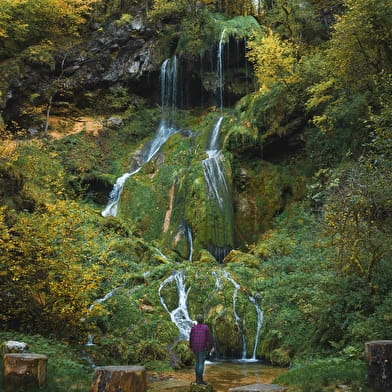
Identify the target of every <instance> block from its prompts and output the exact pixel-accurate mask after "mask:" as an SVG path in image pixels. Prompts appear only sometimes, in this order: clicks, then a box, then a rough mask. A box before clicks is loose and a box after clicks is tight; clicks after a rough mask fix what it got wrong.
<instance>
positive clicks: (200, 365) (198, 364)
mask: <svg viewBox="0 0 392 392" xmlns="http://www.w3.org/2000/svg"><path fill="white" fill-rule="evenodd" d="M207 354H208V351H200V352H199V353H194V355H195V373H196V380H197V381H201V380H202V379H203V373H204V362H205V360H206V358H207Z"/></svg>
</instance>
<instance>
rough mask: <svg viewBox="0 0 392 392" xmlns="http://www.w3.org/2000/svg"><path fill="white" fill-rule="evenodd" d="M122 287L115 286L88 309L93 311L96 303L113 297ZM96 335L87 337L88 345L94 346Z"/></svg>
mask: <svg viewBox="0 0 392 392" xmlns="http://www.w3.org/2000/svg"><path fill="white" fill-rule="evenodd" d="M119 289H120V287H115V288H114V289H113V290H111V291H109V292H108V293H107V294H105V296H104V297H102V298H99V299H97V300H95V301H94V302H93V303H92V304H91V305H90V306H89V308H88V311H89V312H91V311H92V310H93V309H94V308H95V306H96V305H98V304H101V303H102V302H105V301H107V300H108V299H109V298H110V297H112V296H113V295H114V294H116V292H117V291H118V290H119ZM82 321H86V319H85V318H83V319H82ZM93 340H94V335H92V334H89V335H88V337H87V343H86V346H94V342H93Z"/></svg>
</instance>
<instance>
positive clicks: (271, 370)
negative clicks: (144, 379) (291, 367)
mask: <svg viewBox="0 0 392 392" xmlns="http://www.w3.org/2000/svg"><path fill="white" fill-rule="evenodd" d="M287 370H288V369H287V368H281V367H275V366H269V365H266V364H264V363H263V362H258V361H241V360H239V361H230V362H229V361H216V362H215V361H214V362H207V363H206V367H205V371H204V380H205V381H206V382H208V383H211V384H212V385H213V386H214V391H215V392H227V391H228V390H229V388H235V387H240V386H244V385H249V384H256V383H261V384H270V383H272V382H273V379H274V378H275V377H276V376H278V375H279V374H282V373H285V372H287ZM159 377H160V378H161V379H165V380H166V381H165V383H166V384H165V385H170V383H171V385H172V386H173V389H175V390H176V391H177V390H178V391H179V390H181V384H183V385H184V387H185V386H186V385H187V386H189V384H190V383H191V382H194V379H195V376H194V369H193V368H189V369H183V370H175V371H174V370H173V371H172V372H165V373H161V374H159ZM153 384H155V383H153ZM153 384H151V385H153ZM158 384H159V383H158ZM158 384H155V385H154V388H153V389H151V390H154V391H159V390H162V391H163V390H166V387H164V386H163V385H164V384H161V386H160V387H159V386H158ZM175 385H177V388H178V389H176V387H175ZM160 388H161V389H160ZM169 389H170V388H169V387H167V390H169ZM149 390H150V388H149Z"/></svg>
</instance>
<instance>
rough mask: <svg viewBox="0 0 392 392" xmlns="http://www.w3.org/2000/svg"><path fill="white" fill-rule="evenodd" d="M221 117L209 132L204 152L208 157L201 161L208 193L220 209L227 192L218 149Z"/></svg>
mask: <svg viewBox="0 0 392 392" xmlns="http://www.w3.org/2000/svg"><path fill="white" fill-rule="evenodd" d="M222 120H223V117H219V119H218V121H217V122H216V124H215V126H214V129H213V132H212V134H211V138H210V142H209V146H208V149H207V150H206V153H207V155H208V158H206V159H204V160H203V161H202V165H203V171H204V178H205V180H206V183H207V189H208V195H209V197H210V198H212V199H215V200H216V201H217V203H218V205H219V207H220V208H221V209H223V207H224V200H225V198H226V196H227V195H226V194H227V192H228V186H227V182H226V178H225V174H224V171H223V167H222V161H223V159H224V157H223V154H222V151H221V150H218V138H219V130H220V127H221V124H222Z"/></svg>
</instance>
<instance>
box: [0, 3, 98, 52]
mask: <svg viewBox="0 0 392 392" xmlns="http://www.w3.org/2000/svg"><path fill="white" fill-rule="evenodd" d="M95 1H96V0H1V8H0V37H1V38H2V40H1V42H0V57H3V58H4V57H8V56H10V55H12V54H14V53H16V52H18V51H20V50H22V49H24V48H26V47H28V46H30V45H35V44H38V43H39V42H40V41H41V40H44V39H45V40H49V41H50V40H52V41H54V40H58V39H60V38H64V37H68V38H69V36H77V35H78V33H79V31H80V27H81V25H83V24H84V23H85V22H86V17H87V15H88V12H89V10H90V9H91V5H92V4H93V3H94V2H95Z"/></svg>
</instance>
